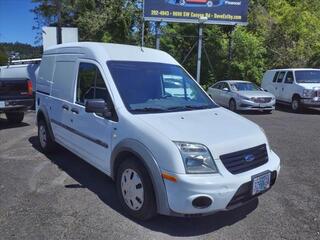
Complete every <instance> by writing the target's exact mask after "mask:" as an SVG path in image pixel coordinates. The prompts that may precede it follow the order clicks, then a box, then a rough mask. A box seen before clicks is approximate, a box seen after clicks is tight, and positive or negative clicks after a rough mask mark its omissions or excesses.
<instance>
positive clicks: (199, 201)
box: [192, 196, 212, 208]
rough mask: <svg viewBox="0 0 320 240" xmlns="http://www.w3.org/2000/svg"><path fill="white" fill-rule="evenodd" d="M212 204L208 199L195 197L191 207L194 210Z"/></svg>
mask: <svg viewBox="0 0 320 240" xmlns="http://www.w3.org/2000/svg"><path fill="white" fill-rule="evenodd" d="M211 204H212V200H211V199H210V198H209V197H205V196H202V197H197V198H195V199H194V200H193V201H192V206H194V207H195V208H207V207H209V206H210V205H211Z"/></svg>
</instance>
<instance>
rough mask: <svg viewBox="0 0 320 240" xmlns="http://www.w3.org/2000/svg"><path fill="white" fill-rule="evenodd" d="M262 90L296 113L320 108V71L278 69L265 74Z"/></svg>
mask: <svg viewBox="0 0 320 240" xmlns="http://www.w3.org/2000/svg"><path fill="white" fill-rule="evenodd" d="M261 86H262V88H264V89H265V90H267V91H268V92H271V93H273V94H274V95H275V96H276V99H277V102H280V103H284V104H289V105H291V108H292V110H293V111H294V112H298V111H300V110H301V109H302V108H303V107H320V69H276V70H269V71H267V72H266V73H265V74H264V77H263V80H262V85H261Z"/></svg>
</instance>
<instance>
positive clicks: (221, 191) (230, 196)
mask: <svg viewBox="0 0 320 240" xmlns="http://www.w3.org/2000/svg"><path fill="white" fill-rule="evenodd" d="M216 164H217V167H218V169H219V170H220V173H219V174H201V175H196V174H172V173H170V175H173V176H175V177H176V178H177V181H176V182H175V183H174V182H171V181H168V180H165V186H166V190H167V196H168V203H169V207H170V209H171V211H172V212H173V213H174V214H175V215H182V216H183V215H199V214H200V215H208V214H212V213H215V212H217V211H222V210H229V209H231V208H234V207H237V206H239V203H240V205H241V204H243V203H244V202H245V201H237V199H236V198H237V195H239V194H240V195H241V194H242V193H243V192H245V191H246V190H247V188H248V185H250V186H251V180H252V176H255V175H257V174H260V173H263V172H266V171H270V172H271V173H273V175H274V176H275V178H276V176H277V175H278V174H279V171H280V159H279V157H278V156H277V155H276V154H275V153H274V152H272V151H271V152H270V153H269V161H268V162H267V163H266V164H264V165H262V166H260V167H258V168H255V169H253V170H250V171H247V172H244V173H241V174H237V175H233V174H231V173H230V172H229V171H228V170H227V169H225V167H224V165H223V163H222V162H221V161H220V160H216ZM275 178H274V181H275ZM273 183H274V182H273ZM271 184H272V180H271ZM239 191H240V193H239ZM198 197H208V198H210V199H211V200H212V204H211V205H210V206H209V207H207V208H196V207H194V206H193V204H192V201H193V200H194V199H196V198H198ZM235 199H236V200H235ZM250 199H251V198H250V197H248V196H246V198H244V200H248V201H249V200H250Z"/></svg>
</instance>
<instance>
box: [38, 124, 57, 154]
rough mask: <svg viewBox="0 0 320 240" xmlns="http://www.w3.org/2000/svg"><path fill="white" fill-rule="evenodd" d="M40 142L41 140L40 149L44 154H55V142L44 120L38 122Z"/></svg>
mask: <svg viewBox="0 0 320 240" xmlns="http://www.w3.org/2000/svg"><path fill="white" fill-rule="evenodd" d="M43 131H44V132H43ZM44 134H45V136H44ZM43 138H45V139H43ZM38 140H39V146H40V149H41V151H42V152H43V153H44V154H48V153H52V152H53V150H54V148H55V142H54V140H53V139H52V137H51V135H50V133H49V130H48V126H47V124H46V122H45V121H44V120H39V122H38Z"/></svg>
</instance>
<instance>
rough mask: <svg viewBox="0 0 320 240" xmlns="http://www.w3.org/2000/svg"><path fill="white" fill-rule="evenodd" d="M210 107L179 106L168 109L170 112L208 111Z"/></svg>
mask: <svg viewBox="0 0 320 240" xmlns="http://www.w3.org/2000/svg"><path fill="white" fill-rule="evenodd" d="M207 108H209V106H191V105H186V106H177V107H170V108H168V110H169V111H175V110H198V109H207Z"/></svg>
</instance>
